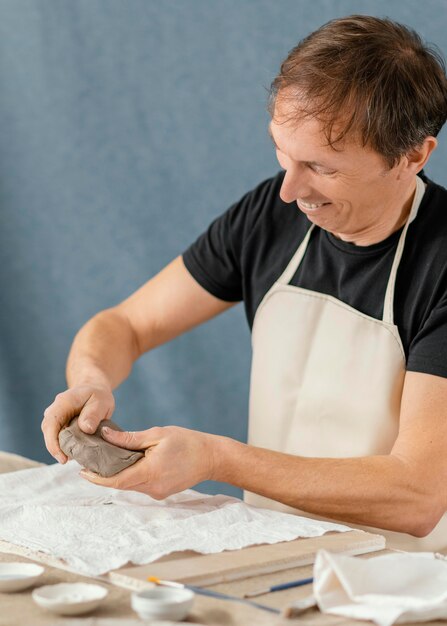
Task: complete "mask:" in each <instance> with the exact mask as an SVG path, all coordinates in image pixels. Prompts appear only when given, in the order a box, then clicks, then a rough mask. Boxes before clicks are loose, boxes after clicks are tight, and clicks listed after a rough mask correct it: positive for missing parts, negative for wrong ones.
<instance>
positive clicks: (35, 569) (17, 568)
mask: <svg viewBox="0 0 447 626" xmlns="http://www.w3.org/2000/svg"><path fill="white" fill-rule="evenodd" d="M44 571H45V568H44V567H42V566H41V565H36V564H35V563H17V562H15V563H14V562H11V563H10V562H7V563H6V562H5V563H0V591H21V590H22V589H27V588H28V587H31V585H32V584H33V583H34V582H35V581H36V580H37V579H38V578H39V576H41V575H42V574H43V572H44Z"/></svg>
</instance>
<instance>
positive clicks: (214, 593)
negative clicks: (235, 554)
mask: <svg viewBox="0 0 447 626" xmlns="http://www.w3.org/2000/svg"><path fill="white" fill-rule="evenodd" d="M146 580H147V581H148V582H150V583H155V584H156V585H160V586H162V587H174V588H177V589H190V590H191V591H194V593H197V594H199V595H202V596H208V597H210V598H217V599H219V600H230V601H231V602H240V603H242V604H248V605H250V606H253V607H255V608H257V609H261V610H263V611H269V612H270V613H277V614H279V613H281V611H279V610H278V609H274V608H272V607H271V606H266V605H265V604H259V603H258V602H253V601H252V600H245V599H244V598H239V597H238V596H230V595H228V594H226V593H220V591H212V590H211V589H204V588H203V587H195V586H194V585H185V584H184V583H176V582H174V581H172V580H160V578H157V577H156V576H148V578H147V579H146Z"/></svg>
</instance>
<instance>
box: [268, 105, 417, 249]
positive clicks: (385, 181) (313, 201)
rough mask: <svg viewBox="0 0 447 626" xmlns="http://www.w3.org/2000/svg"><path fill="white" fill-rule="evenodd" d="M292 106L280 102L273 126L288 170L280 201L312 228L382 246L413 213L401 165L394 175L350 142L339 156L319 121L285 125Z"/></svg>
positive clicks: (280, 156)
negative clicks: (294, 206) (385, 236)
mask: <svg viewBox="0 0 447 626" xmlns="http://www.w3.org/2000/svg"><path fill="white" fill-rule="evenodd" d="M289 106H290V105H288V104H287V103H286V102H281V101H278V102H277V104H276V108H275V115H274V117H273V119H272V121H271V123H270V124H269V133H270V135H271V137H272V139H273V141H274V144H275V148H276V155H277V158H278V161H279V163H280V165H281V167H282V168H283V169H284V170H286V174H285V177H284V181H283V184H282V187H281V191H280V197H281V199H282V200H283V201H284V202H296V203H297V205H298V208H299V209H300V210H301V211H302V212H303V213H305V214H306V215H307V217H308V218H309V220H310V221H311V222H314V223H315V224H317V225H318V226H321V228H324V229H325V230H328V231H330V232H332V233H334V234H335V235H336V236H338V237H340V238H341V239H344V240H345V241H352V242H354V243H358V244H359V245H368V243H374V240H375V241H380V240H381V239H380V237H381V235H382V234H383V233H385V231H386V230H387V228H388V233H387V234H389V232H392V231H389V228H390V226H393V225H395V226H397V227H398V226H399V225H400V223H399V222H401V221H402V218H404V217H405V211H408V209H409V206H408V198H409V196H408V188H409V179H408V176H405V173H404V167H403V163H402V161H401V162H400V163H399V164H398V165H397V166H396V167H394V168H392V169H389V168H388V167H387V166H386V164H385V162H384V160H383V158H382V157H381V156H380V155H379V154H378V153H377V152H375V151H373V150H372V149H371V148H368V147H366V148H365V147H362V146H361V145H360V144H359V143H356V142H354V141H348V140H345V141H344V142H343V144H342V145H340V146H338V145H337V146H336V148H337V150H334V149H333V148H331V147H330V146H328V145H327V139H326V137H325V135H324V133H323V128H322V124H321V123H320V122H319V121H317V120H316V119H313V118H308V119H303V120H302V121H301V122H300V123H299V124H298V125H297V123H296V122H294V123H293V124H292V123H290V122H287V121H286V122H284V119H285V117H284V116H287V115H289V116H290V113H291V111H290V109H289V108H288V107H289ZM413 179H414V176H413ZM410 182H411V181H410ZM413 182H414V181H413ZM412 191H414V187H413V189H412V190H410V192H412ZM410 200H411V198H410Z"/></svg>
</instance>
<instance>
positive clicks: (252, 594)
mask: <svg viewBox="0 0 447 626" xmlns="http://www.w3.org/2000/svg"><path fill="white" fill-rule="evenodd" d="M313 581H314V579H313V578H301V579H300V580H292V581H290V582H288V583H281V584H279V585H272V586H271V587H266V588H265V589H258V590H257V591H248V592H247V593H244V598H255V597H256V596H262V595H264V594H265V593H272V592H273V591H283V590H284V589H291V588H292V587H302V586H303V585H310V583H313Z"/></svg>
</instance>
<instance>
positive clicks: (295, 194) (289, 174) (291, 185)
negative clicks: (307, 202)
mask: <svg viewBox="0 0 447 626" xmlns="http://www.w3.org/2000/svg"><path fill="white" fill-rule="evenodd" d="M311 192H312V188H311V186H310V184H309V181H308V177H307V175H306V173H305V172H304V171H303V170H302V169H301V168H298V167H296V168H295V167H294V168H293V169H288V170H287V171H286V174H285V176H284V179H283V181H282V185H281V189H280V191H279V197H280V198H281V200H282V201H283V202H294V201H295V200H297V199H298V198H306V197H309V196H310V195H311Z"/></svg>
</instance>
